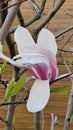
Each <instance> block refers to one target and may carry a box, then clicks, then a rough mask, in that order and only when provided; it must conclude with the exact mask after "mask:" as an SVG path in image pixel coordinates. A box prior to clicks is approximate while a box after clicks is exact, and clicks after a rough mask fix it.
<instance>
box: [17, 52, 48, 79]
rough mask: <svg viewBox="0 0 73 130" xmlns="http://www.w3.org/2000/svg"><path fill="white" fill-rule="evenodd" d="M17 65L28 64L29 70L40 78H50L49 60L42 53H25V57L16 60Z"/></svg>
mask: <svg viewBox="0 0 73 130" xmlns="http://www.w3.org/2000/svg"><path fill="white" fill-rule="evenodd" d="M16 63H17V65H19V64H20V65H21V66H24V68H25V66H27V67H28V70H29V71H31V72H32V74H33V75H34V76H35V77H36V78H39V79H43V80H45V79H48V71H49V61H48V59H47V58H46V56H45V57H44V55H42V54H37V53H35V54H34V53H33V54H30V53H28V54H25V58H24V59H23V58H22V59H18V60H16Z"/></svg>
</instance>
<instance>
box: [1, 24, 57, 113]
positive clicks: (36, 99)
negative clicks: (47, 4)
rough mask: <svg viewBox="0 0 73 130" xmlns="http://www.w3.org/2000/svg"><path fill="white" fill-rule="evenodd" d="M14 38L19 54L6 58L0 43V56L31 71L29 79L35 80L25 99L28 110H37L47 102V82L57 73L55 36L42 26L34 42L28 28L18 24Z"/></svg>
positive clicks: (48, 95)
mask: <svg viewBox="0 0 73 130" xmlns="http://www.w3.org/2000/svg"><path fill="white" fill-rule="evenodd" d="M14 38H15V41H16V44H17V47H18V52H19V54H18V55H16V56H15V57H14V58H13V59H10V58H8V57H7V56H5V55H4V54H3V53H2V45H1V44H0V58H2V59H4V60H7V61H8V62H9V63H11V64H12V65H14V66H16V67H19V68H24V69H27V70H29V71H30V72H31V73H32V77H30V78H29V80H30V79H32V78H34V79H35V81H34V83H33V85H32V87H31V90H30V94H29V97H28V100H27V109H28V111H30V112H38V111H40V110H42V109H43V108H44V107H45V106H46V104H47V103H48V100H49V97H50V86H49V82H50V81H53V80H54V79H55V78H56V76H57V74H58V68H57V62H56V53H57V44H56V41H55V37H54V35H53V34H52V33H51V32H50V31H49V30H47V29H45V28H43V29H42V30H41V31H40V33H39V35H38V38H37V44H35V42H34V40H33V38H32V36H31V35H30V33H29V32H28V30H27V29H25V28H23V27H21V26H18V28H17V29H16V31H15V33H14ZM29 80H28V81H29Z"/></svg>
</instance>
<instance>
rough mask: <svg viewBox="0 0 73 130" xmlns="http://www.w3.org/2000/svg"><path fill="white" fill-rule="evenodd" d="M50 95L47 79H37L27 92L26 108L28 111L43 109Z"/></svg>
mask: <svg viewBox="0 0 73 130" xmlns="http://www.w3.org/2000/svg"><path fill="white" fill-rule="evenodd" d="M49 97H50V87H49V80H39V79H37V80H36V81H35V82H34V84H33V86H32V88H31V90H30V94H29V98H28V101H27V109H28V111H29V112H33V113H35V112H38V111H41V110H42V109H44V107H45V106H46V104H47V103H48V100H49Z"/></svg>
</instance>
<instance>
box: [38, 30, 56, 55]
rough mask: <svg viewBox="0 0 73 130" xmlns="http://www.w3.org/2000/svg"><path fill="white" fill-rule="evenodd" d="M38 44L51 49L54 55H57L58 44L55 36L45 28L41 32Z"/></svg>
mask: <svg viewBox="0 0 73 130" xmlns="http://www.w3.org/2000/svg"><path fill="white" fill-rule="evenodd" d="M37 44H38V45H40V46H42V47H43V48H46V49H49V50H50V51H52V53H53V54H54V55H56V53H57V43H56V40H55V37H54V35H53V34H52V32H51V31H49V30H48V29H46V28H43V29H42V30H41V31H40V33H39V35H38V39H37Z"/></svg>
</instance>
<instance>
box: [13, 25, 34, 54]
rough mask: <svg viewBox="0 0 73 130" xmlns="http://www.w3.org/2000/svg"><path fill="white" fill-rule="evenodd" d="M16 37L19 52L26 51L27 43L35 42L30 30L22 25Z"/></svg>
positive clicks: (17, 30)
mask: <svg viewBox="0 0 73 130" xmlns="http://www.w3.org/2000/svg"><path fill="white" fill-rule="evenodd" d="M14 39H15V41H16V43H17V47H18V51H19V53H24V51H25V45H33V44H35V42H34V40H33V38H32V36H31V34H30V33H29V31H28V30H27V29H25V28H23V27H21V26H18V28H17V29H16V31H15V33H14Z"/></svg>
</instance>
